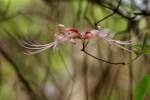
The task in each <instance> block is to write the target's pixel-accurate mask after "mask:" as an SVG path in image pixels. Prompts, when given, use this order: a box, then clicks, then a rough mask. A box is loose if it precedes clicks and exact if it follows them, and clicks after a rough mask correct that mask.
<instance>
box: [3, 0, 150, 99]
mask: <svg viewBox="0 0 150 100" xmlns="http://www.w3.org/2000/svg"><path fill="white" fill-rule="evenodd" d="M120 1H121V3H120V4H119V7H118V8H117V6H118V1H117V0H0V100H150V93H149V87H150V76H149V73H150V56H149V54H150V35H149V33H150V1H149V0H120ZM120 1H119V2H120ZM116 8H117V9H116ZM111 13H114V14H113V15H112V16H110V17H108V18H107V19H105V20H103V21H101V22H100V23H98V25H100V26H101V27H103V28H104V29H105V28H108V29H110V30H111V31H112V33H116V34H115V36H114V37H113V38H114V39H118V40H132V41H133V44H132V45H130V46H129V47H127V48H129V49H132V50H134V52H135V53H136V54H137V55H138V58H137V59H136V60H135V61H134V62H133V63H131V64H128V65H110V64H107V63H104V62H101V61H97V60H95V59H93V58H91V57H88V56H87V55H85V54H84V53H83V52H81V47H82V46H81V43H80V41H77V44H76V45H73V44H69V43H68V44H66V45H62V46H59V49H58V51H56V52H54V51H53V50H51V49H48V50H46V51H44V52H42V53H39V54H35V55H26V54H24V53H25V52H26V49H25V48H23V47H22V46H21V45H20V43H21V42H22V41H28V42H31V43H37V44H45V43H48V42H51V41H53V40H54V38H53V37H54V34H55V33H56V32H57V25H58V24H60V23H61V24H64V25H65V26H66V27H75V28H78V29H80V30H81V31H85V30H89V29H93V28H95V26H94V25H95V23H96V22H97V21H99V20H101V19H103V18H105V16H107V15H109V14H111ZM87 50H88V51H89V52H90V53H92V54H93V55H95V56H96V57H99V58H103V59H106V60H108V61H113V62H121V61H125V62H130V61H131V59H133V58H134V57H135V54H131V53H128V52H126V51H124V50H122V49H120V48H117V47H115V46H113V47H109V45H108V44H107V43H105V42H104V41H102V40H92V42H91V43H90V44H89V45H88V48H87ZM84 68H87V69H84ZM85 70H86V73H84V72H85ZM84 79H87V81H86V84H87V86H85V85H86V84H85V80H84ZM86 88H87V89H86Z"/></svg>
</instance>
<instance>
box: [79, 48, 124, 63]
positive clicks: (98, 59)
mask: <svg viewBox="0 0 150 100" xmlns="http://www.w3.org/2000/svg"><path fill="white" fill-rule="evenodd" d="M81 51H83V52H84V53H86V54H87V55H88V56H90V57H93V58H94V59H97V60H100V61H103V62H105V63H108V64H115V65H125V62H109V61H107V60H104V59H101V58H97V57H95V56H94V55H92V54H90V53H88V52H87V51H85V50H84V49H82V50H81Z"/></svg>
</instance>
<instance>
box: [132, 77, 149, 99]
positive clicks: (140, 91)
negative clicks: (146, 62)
mask: <svg viewBox="0 0 150 100" xmlns="http://www.w3.org/2000/svg"><path fill="white" fill-rule="evenodd" d="M149 90H150V75H147V76H145V77H144V78H143V79H142V80H141V81H140V82H139V84H138V85H137V87H136V89H135V91H134V100H144V97H145V96H146V95H147V94H148V92H149Z"/></svg>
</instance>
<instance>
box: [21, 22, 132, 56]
mask: <svg viewBox="0 0 150 100" xmlns="http://www.w3.org/2000/svg"><path fill="white" fill-rule="evenodd" d="M58 29H59V32H60V33H61V34H55V39H54V41H53V42H50V43H47V44H43V45H41V44H31V43H28V42H25V41H24V42H23V44H22V46H23V47H25V48H26V49H28V50H29V51H28V54H35V53H40V52H42V51H44V50H46V49H48V48H53V49H56V48H57V46H58V45H61V44H64V43H68V42H70V43H75V40H76V39H80V40H83V41H85V40H90V39H92V38H93V37H97V38H101V39H103V40H105V41H107V42H108V43H109V44H111V45H115V46H118V47H120V48H122V49H124V50H127V51H129V52H132V51H130V50H128V49H127V48H125V47H124V46H123V45H128V44H131V43H130V41H120V40H114V39H112V38H110V36H109V33H110V31H109V30H107V29H97V30H96V29H93V30H91V31H85V32H82V33H81V32H80V31H79V30H78V29H75V28H65V26H64V25H62V24H59V25H58Z"/></svg>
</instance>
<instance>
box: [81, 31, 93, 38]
mask: <svg viewBox="0 0 150 100" xmlns="http://www.w3.org/2000/svg"><path fill="white" fill-rule="evenodd" d="M92 36H93V35H92V33H91V32H85V33H84V36H83V38H84V39H90V38H92Z"/></svg>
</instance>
